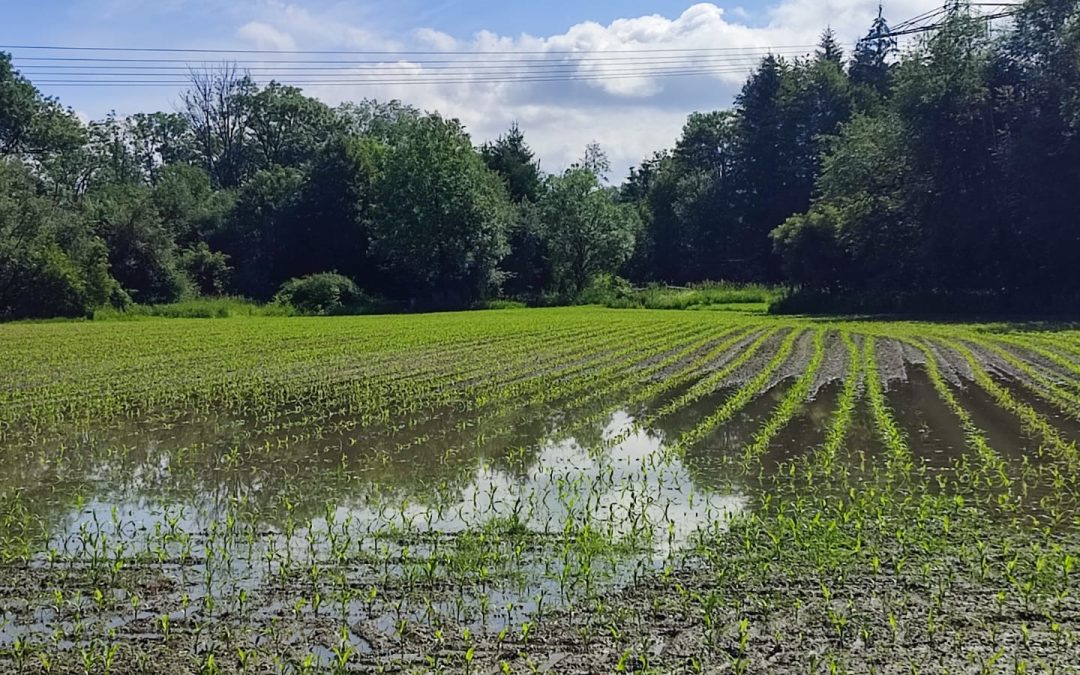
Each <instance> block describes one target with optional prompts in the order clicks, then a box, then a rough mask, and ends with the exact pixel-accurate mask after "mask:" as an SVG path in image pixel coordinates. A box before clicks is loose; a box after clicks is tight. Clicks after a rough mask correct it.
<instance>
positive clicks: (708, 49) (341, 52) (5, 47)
mask: <svg viewBox="0 0 1080 675" xmlns="http://www.w3.org/2000/svg"><path fill="white" fill-rule="evenodd" d="M815 46H816V45H783V46H777V47H774V49H805V48H811V49H812V48H813V47H815ZM14 49H20V50H38V51H84V52H138V53H147V54H162V53H167V54H294V55H295V54H301V55H303V54H321V55H327V54H338V55H369V56H371V55H387V56H450V55H464V56H486V55H491V54H511V55H517V54H660V53H684V54H685V53H708V52H728V51H737V50H740V49H746V47H665V48H632V49H569V50H558V49H545V50H518V49H513V50H420V51H416V50H413V51H409V50H333V49H187V48H177V47H100V46H96V47H72V46H62V45H0V50H14Z"/></svg>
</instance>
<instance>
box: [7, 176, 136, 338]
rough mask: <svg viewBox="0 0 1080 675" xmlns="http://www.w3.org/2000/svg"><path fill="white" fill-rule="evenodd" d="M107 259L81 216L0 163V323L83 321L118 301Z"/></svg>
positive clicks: (102, 248) (118, 291) (99, 241)
mask: <svg viewBox="0 0 1080 675" xmlns="http://www.w3.org/2000/svg"><path fill="white" fill-rule="evenodd" d="M107 255H108V251H107V250H106V248H105V245H104V243H103V242H102V241H101V240H100V239H99V238H97V237H96V236H94V233H93V232H92V231H91V230H90V228H89V227H87V225H86V223H85V221H84V220H83V219H82V218H81V217H80V216H79V214H77V213H72V212H70V211H65V210H62V209H60V208H58V207H57V206H56V205H55V204H53V203H52V202H51V201H50V200H48V199H46V198H45V197H43V196H41V195H40V194H39V193H38V189H37V185H36V184H35V182H34V180H33V178H32V177H31V176H30V175H28V173H27V172H26V171H24V170H23V169H22V168H21V167H20V166H18V165H17V164H9V163H6V162H0V319H21V318H42V317H50V316H67V317H77V316H86V315H88V314H89V313H90V312H91V311H92V310H93V308H94V307H97V306H99V305H103V304H106V303H108V302H110V301H116V302H122V299H123V293H122V291H121V290H120V289H119V287H118V286H117V284H116V282H115V281H114V280H113V279H112V278H111V277H110V276H109V264H108V259H107Z"/></svg>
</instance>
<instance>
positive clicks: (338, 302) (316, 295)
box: [274, 272, 375, 315]
mask: <svg viewBox="0 0 1080 675" xmlns="http://www.w3.org/2000/svg"><path fill="white" fill-rule="evenodd" d="M274 302H275V303H277V304H281V305H286V306H290V307H293V308H294V309H296V311H298V312H300V313H301V314H324V315H325V314H347V313H354V314H358V313H363V312H364V311H365V310H370V309H373V308H374V307H375V303H374V301H373V300H372V298H370V297H368V296H366V295H365V294H364V293H363V292H361V290H360V287H359V286H357V285H356V282H354V281H353V280H352V279H349V278H348V277H344V276H341V275H340V274H335V273H333V272H322V273H319V274H311V275H308V276H306V277H301V278H299V279H290V280H289V281H286V282H285V283H284V284H282V286H281V290H279V291H278V292H277V295H275V296H274Z"/></svg>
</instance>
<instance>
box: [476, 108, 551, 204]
mask: <svg viewBox="0 0 1080 675" xmlns="http://www.w3.org/2000/svg"><path fill="white" fill-rule="evenodd" d="M480 155H481V156H482V157H483V158H484V164H486V165H487V167H488V168H489V169H491V170H492V171H494V172H495V173H497V174H498V175H499V177H500V178H502V179H503V182H504V183H505V184H506V189H507V191H508V192H509V194H510V199H511V200H513V201H514V202H516V203H521V202H524V201H531V202H532V201H536V199H537V197H538V196H539V194H540V187H541V181H540V165H539V164H537V162H536V159H535V157H534V155H533V151H532V150H531V149H530V148H529V145H528V144H527V143H526V142H525V134H523V133H522V131H521V128H520V127H518V125H517V123H516V122H515V123H514V124H513V125H511V127H510V130H509V131H507V132H506V134H504V135H502V136H499V138H497V139H496V140H495V141H493V142H491V143H485V144H484V145H483V146H481V148H480Z"/></svg>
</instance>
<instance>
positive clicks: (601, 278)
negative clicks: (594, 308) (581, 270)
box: [575, 274, 641, 308]
mask: <svg viewBox="0 0 1080 675" xmlns="http://www.w3.org/2000/svg"><path fill="white" fill-rule="evenodd" d="M575 303H576V304H579V305H607V306H608V307H619V308H630V307H640V306H641V303H640V301H639V300H637V298H636V297H635V293H634V287H633V286H631V285H630V282H629V281H627V280H626V279H623V278H622V277H618V276H615V275H614V274H598V275H596V276H595V277H593V279H592V281H590V282H589V284H588V285H587V286H586V287H585V289H584V290H583V291H581V293H579V294H578V296H577V298H576V299H575Z"/></svg>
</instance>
